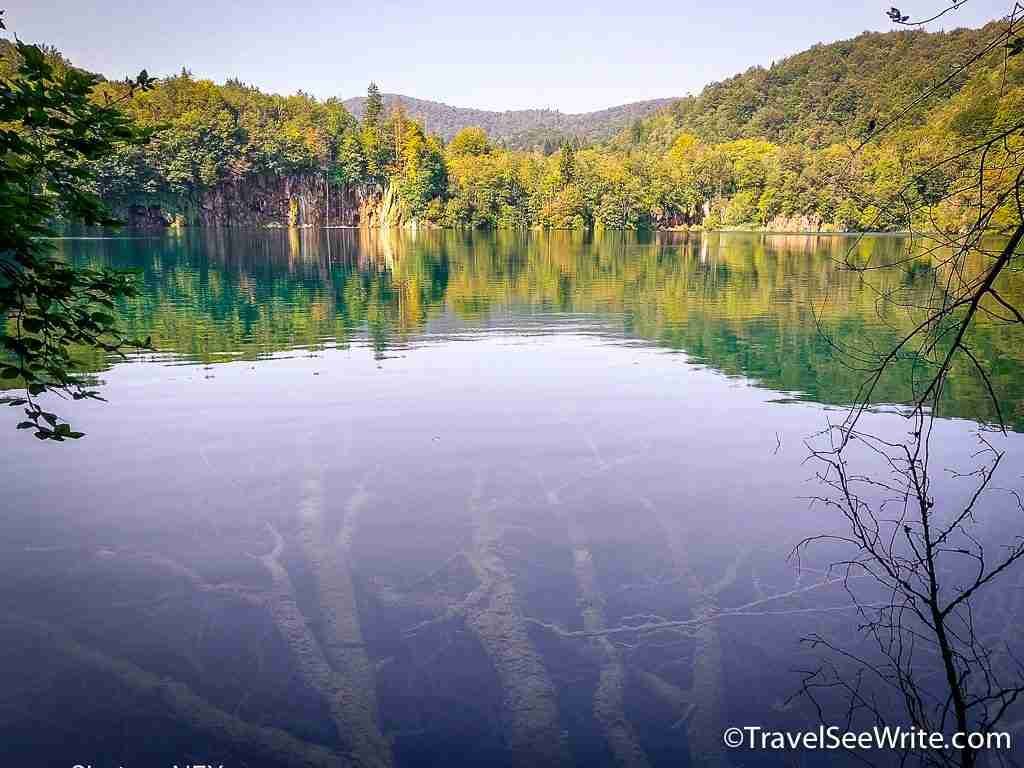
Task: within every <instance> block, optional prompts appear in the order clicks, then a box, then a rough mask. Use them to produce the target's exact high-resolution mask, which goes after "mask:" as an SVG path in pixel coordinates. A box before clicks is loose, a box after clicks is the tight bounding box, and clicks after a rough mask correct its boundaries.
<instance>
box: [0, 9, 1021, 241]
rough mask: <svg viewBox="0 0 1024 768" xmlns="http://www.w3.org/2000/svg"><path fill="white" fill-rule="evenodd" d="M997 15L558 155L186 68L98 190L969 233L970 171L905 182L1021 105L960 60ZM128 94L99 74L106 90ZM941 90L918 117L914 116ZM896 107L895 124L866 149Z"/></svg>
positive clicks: (761, 85) (139, 198) (505, 222)
mask: <svg viewBox="0 0 1024 768" xmlns="http://www.w3.org/2000/svg"><path fill="white" fill-rule="evenodd" d="M1000 23H1001V22H993V24H990V25H988V26H987V27H985V28H982V29H979V30H957V31H954V32H949V33H926V32H922V31H899V32H890V33H884V34H882V33H865V34H863V35H861V36H859V37H857V38H855V39H852V40H847V41H842V42H838V43H833V44H830V45H818V46H815V47H814V48H812V49H810V50H808V51H805V52H803V53H800V54H797V55H795V56H792V57H790V58H788V59H785V60H783V61H780V62H777V63H775V64H773V65H772V66H771V67H769V68H767V69H765V68H754V69H751V70H749V71H748V72H746V73H744V74H742V75H738V76H737V77H734V78H732V79H730V80H727V81H724V82H722V83H717V84H713V85H711V86H708V88H706V89H705V90H704V91H703V92H702V93H701V94H700V95H699V96H696V97H690V98H687V99H683V100H680V101H678V102H676V103H674V104H672V105H671V106H669V107H667V108H664V109H663V110H662V111H660V112H658V113H657V114H655V115H653V116H650V117H647V118H645V119H642V120H638V121H637V122H636V123H634V124H633V125H632V127H630V128H627V129H625V130H623V131H622V132H621V133H620V134H619V135H618V136H617V137H615V138H614V139H613V140H611V141H608V142H605V143H602V144H591V145H586V144H581V143H580V142H578V141H574V140H563V141H561V143H559V144H555V145H549V146H547V147H546V148H545V150H544V151H540V150H534V151H517V150H510V149H508V148H507V147H506V146H505V145H504V144H503V143H502V142H501V141H499V140H496V139H495V138H494V137H490V136H488V135H487V134H486V133H485V131H484V129H483V128H481V127H472V126H471V127H464V128H463V129H462V130H461V131H458V132H457V133H455V134H454V135H452V137H451V139H450V140H449V141H448V144H447V146H445V144H444V142H443V140H442V139H441V138H439V137H437V136H433V135H431V134H430V133H428V131H427V130H426V129H425V128H424V127H423V124H422V123H421V122H419V121H418V120H415V119H411V118H410V117H409V116H408V115H407V113H406V112H405V110H404V108H403V106H402V104H401V103H396V102H392V103H391V104H390V106H389V104H388V102H387V100H386V99H385V97H384V96H383V95H382V94H381V92H380V90H379V89H378V88H377V86H376V84H371V85H370V88H369V90H368V94H367V97H366V98H365V99H363V100H362V101H361V102H360V111H361V119H360V120H357V119H356V118H354V117H353V116H352V115H351V114H350V113H349V112H348V111H347V110H346V109H345V106H344V105H343V104H342V103H341V102H340V101H338V100H335V99H330V100H327V101H318V100H316V99H315V98H313V97H311V96H309V95H307V94H304V93H301V92H300V93H298V94H295V95H293V96H276V95H268V94H264V93H262V92H260V91H259V90H257V89H256V88H253V87H250V86H246V85H245V84H243V83H241V82H239V81H234V80H233V81H229V82H227V83H225V84H223V85H216V84H214V83H212V82H210V81H208V80H201V79H196V78H194V77H192V76H191V75H190V74H189V73H188V72H187V71H183V72H182V73H181V74H179V75H177V76H175V77H171V78H167V79H165V80H164V81H162V82H161V83H160V84H159V85H158V86H157V87H156V88H155V89H153V90H152V91H150V92H146V93H138V94H136V95H134V96H133V97H132V98H131V99H130V100H128V101H127V102H126V105H125V111H126V112H127V114H128V116H129V117H130V118H131V119H132V120H133V121H134V122H135V123H136V124H137V125H139V126H140V127H142V128H143V129H147V130H153V131H155V138H154V139H153V141H152V142H150V143H149V144H147V145H143V146H128V145H125V146H123V147H121V148H120V149H119V150H118V152H117V153H116V155H115V156H113V157H112V158H107V159H104V160H102V161H100V162H99V163H98V166H97V175H98V181H97V190H98V191H99V192H100V193H101V195H102V197H104V199H106V200H108V201H110V202H112V203H113V204H115V205H116V206H120V205H127V204H133V205H156V206H160V207H161V208H162V209H163V210H165V211H167V212H181V211H186V212H187V210H188V208H189V205H191V204H192V201H194V200H195V199H197V197H198V196H199V195H201V194H202V193H203V192H204V191H209V190H216V189H218V188H221V187H224V186H226V185H238V184H240V183H242V182H245V181H246V180H249V179H252V178H254V177H258V176H260V177H264V176H278V177H282V176H285V177H287V176H301V175H303V174H305V175H318V177H319V176H321V175H327V176H328V177H329V178H330V179H333V180H334V182H335V183H338V184H342V185H345V186H346V187H348V188H350V189H358V190H361V192H360V194H361V195H363V196H364V197H365V198H367V199H370V200H376V201H377V212H378V216H377V219H376V220H377V221H378V222H380V223H386V224H397V223H403V222H408V221H418V222H422V223H432V224H435V225H440V226H466V227H548V228H586V227H605V228H642V227H676V226H694V225H703V226H704V227H706V228H722V227H764V228H770V229H785V230H817V229H822V230H898V229H906V228H908V227H909V226H910V225H911V224H913V223H915V222H918V223H920V222H924V221H927V222H928V224H929V226H933V227H934V226H938V227H955V226H956V225H957V223H958V222H959V221H961V219H962V216H961V215H960V213H959V212H960V211H961V209H962V208H963V205H964V204H965V201H964V200H958V199H957V198H956V196H955V195H954V196H950V195H949V194H948V192H949V191H950V190H953V189H955V188H956V184H957V180H958V179H959V178H962V177H963V175H964V174H967V173H970V172H972V169H971V168H969V167H967V165H964V166H963V167H949V166H947V167H945V168H943V170H942V172H941V173H940V172H934V173H929V174H928V175H926V177H925V178H926V180H925V181H924V182H921V181H920V180H919V181H918V182H916V183H915V184H914V185H912V186H911V187H910V188H908V187H907V185H906V180H907V179H908V178H912V177H914V176H915V174H917V173H918V172H919V171H921V169H925V168H928V167H929V164H931V163H933V162H934V160H935V159H936V158H939V157H943V156H946V155H948V154H949V153H950V152H951V151H952V150H954V149H955V148H956V147H959V146H965V145H967V144H969V143H970V142H972V141H978V140H981V139H983V138H984V137H985V136H987V135H989V134H991V133H992V132H998V131H999V130H1000V126H1001V125H1005V124H1006V121H1007V120H1008V119H1010V118H1009V112H1008V110H1009V111H1012V108H1013V107H1014V105H1019V104H1020V103H1021V101H1022V98H1024V97H1022V94H1024V83H1022V79H1024V74H1022V72H1024V68H1022V64H1021V61H1020V60H1021V59H1022V58H1024V57H1017V56H1010V57H1007V56H1006V55H1005V53H1006V51H1003V50H1002V49H1000V50H995V49H993V50H990V51H988V53H987V55H986V56H984V57H981V58H980V60H979V61H978V62H977V64H976V65H975V66H974V67H972V68H970V69H968V70H966V71H963V72H961V71H959V70H958V66H959V65H960V64H962V63H963V62H964V61H965V60H967V59H968V58H970V57H971V56H974V55H975V53H976V52H977V51H979V50H984V49H985V45H986V41H987V40H988V39H989V38H992V37H994V36H995V35H996V32H997V29H998V25H999V24H1000ZM8 53H10V52H8ZM49 55H50V57H51V58H53V60H54V61H61V62H62V60H61V59H59V55H58V54H56V52H53V51H49ZM5 58H7V59H10V56H9V55H8V56H6V57H5ZM1004 70H1005V71H1004ZM124 88H125V86H123V85H120V84H116V83H101V84H100V85H98V87H97V88H96V91H95V94H94V97H95V98H97V99H102V98H107V97H109V96H111V95H114V96H117V95H121V94H123V92H124ZM996 88H999V89H1002V90H1001V94H1002V95H1001V96H999V98H997V97H996V93H995V91H994V89H996ZM925 92H927V93H929V95H930V98H929V99H927V100H922V106H921V108H919V109H915V110H911V111H908V112H906V113H900V110H901V109H903V108H904V107H905V106H906V105H907V104H914V103H915V102H916V101H917V100H918V97H919V96H920V95H921V94H922V93H925ZM896 114H900V121H899V130H898V131H896V130H893V131H889V132H887V133H885V135H884V136H883V137H882V138H881V139H880V140H878V141H873V142H871V143H870V145H868V146H865V147H861V146H860V145H861V143H862V141H863V139H864V138H865V136H867V135H868V134H870V133H871V132H872V131H874V130H875V128H876V126H880V125H884V124H886V122H887V121H888V120H889V119H891V118H892V117H893V116H894V115H896ZM549 144H550V142H549ZM992 167H993V168H994V167H996V166H994V165H993V166H992ZM940 200H941V201H942V204H941V205H936V203H937V202H938V201H940ZM282 223H284V222H282Z"/></svg>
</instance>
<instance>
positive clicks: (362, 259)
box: [59, 230, 1024, 428]
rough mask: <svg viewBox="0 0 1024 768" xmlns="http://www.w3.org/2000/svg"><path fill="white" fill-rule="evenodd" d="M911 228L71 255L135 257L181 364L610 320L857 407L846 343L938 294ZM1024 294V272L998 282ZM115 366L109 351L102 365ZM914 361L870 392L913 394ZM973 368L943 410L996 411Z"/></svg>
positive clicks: (69, 245) (349, 235) (354, 241)
mask: <svg viewBox="0 0 1024 768" xmlns="http://www.w3.org/2000/svg"><path fill="white" fill-rule="evenodd" d="M907 245H908V244H907V241H906V240H904V239H903V238H898V237H868V238H863V239H861V240H859V241H855V240H853V239H851V238H848V237H843V236H835V235H814V236H804V235H746V234H739V233H736V234H722V235H708V236H703V237H702V236H686V235H667V234H660V235H659V234H650V235H642V234H641V235H635V234H620V233H612V234H608V235H604V236H601V235H597V236H595V235H592V234H585V233H569V232H555V233H549V234H530V233H516V232H499V233H495V234H486V233H453V232H438V231H425V232H411V233H410V232H397V231H396V232H389V231H386V230H385V231H365V230H355V231H353V230H333V231H330V232H326V231H323V230H283V231H276V232H269V233H268V232H261V231H239V230H203V231H201V232H194V231H188V232H186V233H184V234H182V235H180V236H177V237H166V238H144V239H128V238H124V239H116V240H65V241H60V243H59V250H60V251H61V252H62V253H63V254H64V255H65V256H66V257H69V258H73V259H79V260H84V261H89V262H93V263H104V264H111V265H115V266H122V267H125V266H130V267H135V268H140V269H141V270H142V273H143V275H144V290H143V295H142V296H141V297H140V299H139V300H137V301H135V302H132V303H131V304H129V305H126V306H125V307H124V308H123V316H124V319H125V322H126V324H127V326H128V327H129V329H130V330H131V331H132V332H133V333H137V334H139V335H140V337H145V336H147V335H150V336H152V337H153V339H154V342H155V343H156V345H157V347H158V348H159V349H160V350H162V351H164V352H172V353H174V354H175V355H177V356H179V357H180V358H181V359H184V360H188V361H199V362H206V363H210V362H217V361H224V360H231V359H238V358H241V359H247V360H255V359H259V358H261V357H267V356H273V355H275V354H279V353H282V352H287V351H290V350H318V349H322V348H324V347H326V346H331V347H333V346H341V347H344V346H346V345H348V344H350V343H351V342H353V341H355V342H357V343H359V344H361V343H362V342H363V341H364V340H369V343H370V345H371V346H372V349H373V350H374V353H375V354H376V355H377V356H378V358H380V359H384V358H386V357H387V356H388V355H389V354H393V353H395V352H396V351H397V350H401V349H403V348H405V347H407V346H409V345H417V344H430V343H434V342H443V341H446V340H448V339H450V338H451V337H452V336H453V335H455V334H465V333H472V332H473V331H477V330H489V331H495V330H502V329H505V330H508V329H512V330H515V331H516V332H530V331H535V332H559V331H561V332H564V331H571V332H574V333H588V334H600V335H605V336H612V337H615V338H626V339H637V340H643V341H646V342H649V343H653V344H657V345H659V346H662V347H666V348H670V349H674V350H679V351H683V352H686V353H687V354H688V355H689V356H691V357H692V358H693V359H695V360H698V361H701V362H705V363H707V364H708V365H711V366H713V367H714V368H716V369H718V370H721V371H723V372H725V373H728V374H730V375H740V376H745V377H747V378H750V379H753V380H755V381H757V382H759V383H760V384H762V385H764V386H765V387H768V388H770V389H773V390H777V391H780V392H785V393H789V394H792V395H794V396H796V397H800V398H806V399H811V400H815V401H818V402H824V403H847V402H849V401H850V400H851V399H852V398H853V397H854V396H855V394H856V392H857V388H858V386H859V385H860V384H861V382H862V381H863V380H864V378H865V374H864V372H863V370H858V369H857V368H856V367H854V366H851V362H850V359H849V358H848V357H846V356H844V355H842V354H839V353H837V351H836V348H837V347H840V348H850V349H865V348H867V349H872V350H877V349H883V348H887V347H888V346H889V345H891V344H892V343H894V342H895V341H896V339H898V338H899V337H901V336H902V335H903V334H905V333H906V332H907V331H908V330H909V328H910V327H911V323H912V321H913V317H912V316H911V315H908V314H907V313H906V312H904V311H902V310H894V309H893V306H892V305H891V304H889V303H887V302H882V301H880V300H879V297H880V296H882V295H885V296H888V297H890V298H891V299H893V300H896V301H900V302H906V303H919V302H922V301H927V300H934V299H933V298H929V296H930V294H931V292H932V290H933V287H934V274H933V271H932V269H931V262H930V261H927V260H922V261H918V262H912V263H911V264H909V265H904V266H903V267H902V268H899V269H891V270H882V271H876V272H871V273H869V274H867V275H863V274H857V273H853V272H851V271H850V270H849V269H846V268H844V267H843V266H841V262H843V261H844V260H845V259H846V258H847V257H848V255H849V253H850V251H851V249H852V253H853V258H854V260H858V261H861V262H866V261H868V260H871V261H872V262H873V263H879V262H894V261H898V260H900V255H901V254H902V253H903V251H904V250H905V249H906V248H907ZM1002 290H1003V292H1004V294H1009V295H1010V296H1011V297H1013V296H1016V295H1018V294H1024V280H1020V279H1018V278H1016V277H1014V278H1011V279H1010V280H1009V281H1008V284H1007V285H1006V286H1004V287H1003V289H1002ZM973 347H974V349H975V350H976V352H977V354H978V355H979V357H980V358H981V359H982V360H983V362H986V363H987V364H988V367H989V368H990V370H992V371H993V372H994V381H993V383H994V384H995V385H996V389H997V390H998V391H1000V392H1001V393H1002V394H1003V396H1004V397H1005V403H1004V414H1005V415H1006V416H1007V418H1008V419H1009V420H1010V421H1011V422H1012V423H1013V425H1014V426H1016V427H1018V428H1019V427H1021V426H1024V397H1021V395H1022V394H1024V392H1022V387H1024V377H1022V376H1021V375H1020V371H1021V368H1022V365H1024V352H1022V350H1021V346H1020V345H1019V344H1017V343H1015V341H1014V338H1013V335H1012V334H1008V333H1005V332H1004V329H1003V328H1002V327H1000V326H997V325H995V324H993V322H992V321H991V319H990V318H988V317H983V318H982V319H981V322H980V325H979V328H978V331H977V333H976V338H975V340H974V343H973ZM91 364H92V365H93V366H96V367H101V366H102V365H103V361H102V360H95V359H94V360H93V361H92V363H91ZM910 377H911V366H910V364H909V363H907V364H905V365H904V366H903V367H901V368H899V369H898V370H897V371H896V372H895V373H894V374H893V375H892V376H890V377H888V378H887V379H886V380H884V381H883V382H882V384H881V386H880V387H879V388H878V390H877V391H876V392H875V398H876V400H877V401H878V402H881V403H895V402H904V401H906V400H907V398H908V396H909V390H908V386H907V382H909V381H910ZM986 400H987V398H986V396H985V391H984V386H983V383H982V382H981V381H980V380H979V379H978V377H977V376H976V375H975V373H974V372H973V371H971V370H969V369H968V368H967V367H966V366H965V367H963V368H961V369H958V370H957V371H956V372H955V375H954V376H953V377H952V378H951V380H950V382H949V385H948V387H947V389H946V412H947V415H957V416H964V417H967V418H974V419H980V420H987V419H991V418H992V417H993V416H994V413H993V412H992V409H991V408H990V407H989V404H988V403H987V402H986Z"/></svg>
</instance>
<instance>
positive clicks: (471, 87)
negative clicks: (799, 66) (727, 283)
mask: <svg viewBox="0 0 1024 768" xmlns="http://www.w3.org/2000/svg"><path fill="white" fill-rule="evenodd" d="M894 2H895V3H897V4H898V5H899V6H900V8H901V10H902V11H903V12H904V13H906V14H910V15H912V16H914V15H924V14H926V13H929V12H933V11H934V10H935V9H936V8H938V7H942V6H943V5H945V3H944V0H873V1H872V0H869V1H868V2H863V1H862V0H855V1H854V2H838V3H835V2H832V1H831V0H824V2H819V3H811V2H807V1H806V0H800V1H797V0H777V1H776V2H769V1H768V0H762V1H761V2H750V1H748V2H737V0H718V2H715V3H706V2H705V3H698V2H693V1H692V0H648V2H641V3H636V2H633V3H631V2H624V1H623V0H614V2H612V1H611V0H588V2H585V3H584V2H572V3H568V2H563V3H557V2H551V1H550V0H548V1H547V2H539V1H538V0H519V2H515V3H502V4H501V5H500V6H497V4H495V3H488V2H475V3H469V2H466V1H465V0H456V1H455V2H447V3H427V2H409V1H408V0H387V1H386V2H375V3H372V2H365V1H364V2H360V3H351V2H348V1H347V0H338V1H337V2H329V1H328V0H304V2H302V3H299V4H296V5H294V6H293V7H288V5H287V4H285V3H280V2H274V3H272V2H267V1H266V0H264V1H263V2H261V1H260V0H168V1H165V2H140V1H139V0H103V1H102V2H101V1H100V0H6V2H5V3H4V7H6V9H7V12H6V14H5V18H6V20H7V25H8V27H9V28H10V29H11V30H12V31H14V32H15V33H17V34H18V36H19V37H21V38H22V39H23V40H26V41H29V42H45V43H49V44H51V45H54V46H56V47H57V48H58V49H59V50H61V51H62V52H63V53H64V54H65V55H66V56H68V57H69V58H70V59H71V60H72V61H73V62H74V63H75V64H77V65H79V66H82V67H84V68H86V69H90V70H93V71H96V72H101V73H103V74H105V75H107V76H108V77H123V76H125V75H127V74H137V73H138V71H139V70H140V69H142V68H146V69H147V70H148V71H149V73H150V74H151V75H155V76H159V75H165V74H172V73H174V72H178V71H180V70H181V68H182V67H188V69H190V70H191V71H192V72H193V73H194V74H195V75H196V76H197V77H206V78H211V79H213V80H216V81H218V82H222V81H223V80H225V79H226V78H228V77H239V78H241V79H242V80H244V81H246V82H248V83H252V84H254V85H257V86H259V87H260V88H261V89H263V90H265V91H269V92H274V93H294V92H295V91H297V90H299V89H302V90H304V91H307V92H309V93H312V94H314V95H316V96H317V97H320V98H327V97H329V96H340V97H343V98H348V97H350V96H358V95H361V94H363V93H365V91H366V85H367V83H368V82H369V81H370V80H376V81H377V83H378V85H379V86H380V88H381V90H382V91H386V92H393V93H403V94H406V95H408V96H415V97H418V98H423V99H433V100H436V101H443V102H446V103H449V104H453V105H455V106H460V107H478V108H481V109H498V110H502V109H524V108H531V107H550V108H554V109H561V110H562V111H565V112H583V111H589V110H592V109H600V108H603V107H608V106H613V105H616V104H622V103H624V102H629V101H639V100H641V99H651V98H659V97H671V96H683V95H685V94H687V93H690V92H696V91H699V90H700V89H701V88H702V87H703V86H704V85H706V84H707V83H709V82H712V81H715V80H721V79H722V78H724V77H728V76H730V75H733V74H736V73H738V72H741V71H743V70H745V69H747V68H748V67H750V66H753V65H755V64H763V65H767V64H769V63H770V62H771V61H772V60H776V59H780V58H783V57H785V56H787V55H789V54H792V53H796V52H798V51H800V50H803V49H805V48H807V47H809V46H811V45H813V44H814V43H816V42H831V41H834V40H840V39H845V38H849V37H853V36H855V35H857V34H859V33H860V32H862V31H864V30H868V29H871V30H888V29H892V24H891V22H890V21H889V20H888V18H886V16H885V10H886V9H887V8H888V7H889V6H890V5H891V4H893V3H894ZM1011 5H1012V0H970V2H968V3H967V4H966V5H965V6H963V7H962V8H960V9H959V10H957V11H955V12H953V13H951V14H949V15H948V16H946V17H945V18H944V19H943V20H942V21H941V22H939V23H938V24H935V25H932V27H931V28H933V29H937V28H942V29H952V28H955V27H960V26H980V25H981V24H983V23H985V22H986V21H989V20H991V19H993V18H996V17H999V16H1001V15H1003V14H1005V13H1007V11H1008V10H1009V8H1010V6H1011Z"/></svg>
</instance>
